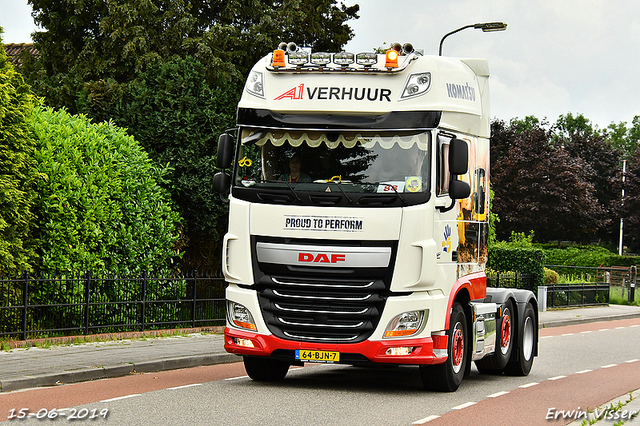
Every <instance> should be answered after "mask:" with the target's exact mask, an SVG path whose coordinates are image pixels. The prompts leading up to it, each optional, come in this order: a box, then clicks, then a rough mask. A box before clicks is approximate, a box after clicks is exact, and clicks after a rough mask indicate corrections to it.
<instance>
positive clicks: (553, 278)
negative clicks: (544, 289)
mask: <svg viewBox="0 0 640 426" xmlns="http://www.w3.org/2000/svg"><path fill="white" fill-rule="evenodd" d="M558 278H560V275H558V273H557V272H556V271H554V270H551V269H547V268H544V284H545V285H547V284H558Z"/></svg>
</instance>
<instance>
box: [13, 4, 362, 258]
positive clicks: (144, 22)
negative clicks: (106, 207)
mask: <svg viewBox="0 0 640 426" xmlns="http://www.w3.org/2000/svg"><path fill="white" fill-rule="evenodd" d="M30 4H32V5H33V9H34V16H35V19H36V22H37V23H38V24H39V25H40V26H41V27H42V28H44V29H45V30H46V31H42V32H38V33H37V34H36V35H35V36H34V42H35V44H36V47H38V49H40V53H41V57H40V60H39V61H38V63H36V64H30V65H29V66H28V67H26V68H25V73H26V74H27V75H28V79H29V81H30V82H32V84H33V85H34V88H35V91H36V93H38V94H40V95H41V96H44V98H45V102H46V103H47V104H48V105H51V106H56V107H66V108H67V109H68V110H69V111H70V112H82V113H85V114H87V115H88V116H89V117H90V118H93V119H94V120H96V121H103V120H109V119H113V120H114V122H115V123H117V124H118V125H119V126H122V127H126V128H127V129H129V131H130V132H131V133H132V134H133V135H134V136H135V137H136V139H137V140H139V141H140V142H141V144H142V145H143V146H144V148H145V149H146V150H147V151H148V152H149V153H150V155H151V157H152V158H153V159H154V160H155V161H156V162H158V164H160V165H164V164H166V163H167V162H169V163H170V164H171V165H172V166H173V168H174V169H173V170H174V171H173V173H172V181H171V184H170V185H167V186H168V187H169V188H170V189H171V192H172V195H173V198H174V200H175V201H176V202H177V203H178V205H179V207H180V211H181V213H182V215H183V216H184V218H185V223H184V226H183V236H184V237H185V239H186V241H188V243H189V247H188V251H187V255H186V256H185V261H186V262H187V266H190V267H219V254H218V253H219V250H218V248H217V240H219V239H220V236H221V233H222V230H223V229H224V228H225V227H226V206H225V205H224V204H222V203H221V202H220V201H219V199H218V197H217V194H214V193H213V192H212V190H211V178H212V175H213V167H214V166H213V165H214V163H215V158H216V152H215V146H216V144H215V139H216V138H217V135H218V134H220V133H221V132H222V131H223V130H225V129H227V128H231V127H233V126H234V124H235V105H236V103H237V100H238V99H239V97H240V94H241V91H242V87H244V77H245V76H246V75H247V74H248V73H249V70H250V68H251V67H252V66H253V64H254V63H255V62H256V61H257V60H258V59H259V58H261V57H262V56H264V55H265V54H267V53H268V52H270V51H272V50H273V49H274V48H275V47H276V46H277V45H278V43H279V42H281V41H295V42H297V43H298V44H307V45H309V46H310V47H312V48H313V49H315V50H329V51H337V50H339V49H340V48H341V47H342V46H343V45H344V44H345V43H346V42H347V41H349V40H350V39H351V38H352V36H353V32H352V30H351V28H350V27H349V26H348V25H346V21H348V20H349V19H354V18H357V17H358V16H357V12H358V9H359V7H358V6H357V5H355V6H349V7H347V6H345V5H344V4H342V3H340V4H339V5H338V4H337V1H336V0H305V1H302V0H276V1H265V0H248V1H239V0H232V1H221V0H143V1H139V0H124V1H123V0H61V1H56V2H52V1H51V0H30Z"/></svg>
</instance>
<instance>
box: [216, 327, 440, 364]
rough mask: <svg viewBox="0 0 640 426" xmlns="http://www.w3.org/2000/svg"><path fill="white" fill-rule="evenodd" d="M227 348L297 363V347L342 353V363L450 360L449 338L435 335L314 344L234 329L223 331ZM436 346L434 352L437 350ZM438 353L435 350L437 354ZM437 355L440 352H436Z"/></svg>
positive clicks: (431, 362) (239, 352)
mask: <svg viewBox="0 0 640 426" xmlns="http://www.w3.org/2000/svg"><path fill="white" fill-rule="evenodd" d="M224 336H225V341H224V348H225V349H226V350H227V352H229V353H233V354H237V355H252V356H270V357H275V358H280V359H284V360H288V361H291V362H292V363H294V362H296V360H295V351H296V350H298V349H306V350H314V351H336V352H340V363H342V364H358V363H366V362H374V363H385V364H414V365H428V364H442V363H443V362H445V361H446V360H447V355H446V353H447V337H446V335H443V336H432V337H426V338H420V339H393V340H388V341H370V340H366V341H364V342H360V343H350V344H345V343H337V344H327V343H314V342H296V341H290V340H284V339H281V338H279V337H276V336H274V335H263V334H257V333H253V332H247V331H241V330H236V329H232V328H229V327H227V328H225V330H224ZM238 339H242V340H245V341H247V340H248V341H251V343H252V344H253V346H254V347H253V348H251V347H247V346H241V345H239V344H237V342H238ZM400 347H412V348H414V349H413V350H412V351H411V353H410V354H408V355H389V354H387V351H388V350H389V349H391V348H400ZM434 349H435V351H434ZM434 352H435V353H434ZM436 354H438V355H436Z"/></svg>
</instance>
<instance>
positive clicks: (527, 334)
mask: <svg viewBox="0 0 640 426" xmlns="http://www.w3.org/2000/svg"><path fill="white" fill-rule="evenodd" d="M519 327H520V328H519V330H518V333H517V335H518V342H517V345H518V346H517V348H518V350H517V351H513V352H512V354H511V359H509V363H508V364H507V366H506V367H505V369H504V372H505V373H506V374H509V375H511V376H526V375H528V374H529V372H530V371H531V366H532V365H533V353H534V349H535V342H536V335H537V333H538V325H537V324H536V317H535V314H534V312H533V307H532V306H531V304H530V303H528V304H527V307H526V308H525V310H524V317H523V320H522V324H519Z"/></svg>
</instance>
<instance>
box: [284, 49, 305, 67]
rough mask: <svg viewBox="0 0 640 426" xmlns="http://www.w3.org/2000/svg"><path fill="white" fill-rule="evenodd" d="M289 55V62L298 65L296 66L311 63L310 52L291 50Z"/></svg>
mask: <svg viewBox="0 0 640 426" xmlns="http://www.w3.org/2000/svg"><path fill="white" fill-rule="evenodd" d="M287 56H288V58H289V63H290V64H291V65H296V66H299V67H301V66H303V65H305V64H307V63H309V54H308V53H307V52H304V51H302V50H299V51H297V52H291V53H289V55H287Z"/></svg>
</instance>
